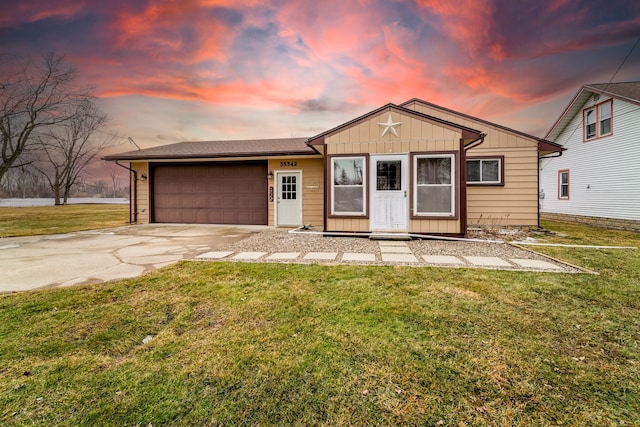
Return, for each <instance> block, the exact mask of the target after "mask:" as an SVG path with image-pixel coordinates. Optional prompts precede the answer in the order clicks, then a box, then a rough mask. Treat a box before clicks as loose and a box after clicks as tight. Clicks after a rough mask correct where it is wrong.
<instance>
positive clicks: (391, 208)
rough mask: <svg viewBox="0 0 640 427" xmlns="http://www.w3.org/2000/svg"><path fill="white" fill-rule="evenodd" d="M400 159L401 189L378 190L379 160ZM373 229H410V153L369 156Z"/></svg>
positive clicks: (393, 230) (399, 230)
mask: <svg viewBox="0 0 640 427" xmlns="http://www.w3.org/2000/svg"><path fill="white" fill-rule="evenodd" d="M381 160H382V161H384V160H395V161H400V162H401V163H400V166H401V171H400V189H399V190H378V189H377V188H378V176H377V172H378V167H377V166H378V164H377V162H378V161H381ZM369 164H370V168H369V169H370V172H369V173H370V180H369V182H370V183H371V189H370V191H369V200H370V203H371V208H370V214H369V215H370V217H369V218H370V219H369V227H370V230H371V231H391V232H406V231H408V230H409V188H410V186H409V155H408V154H406V153H394V154H374V155H371V156H370V157H369Z"/></svg>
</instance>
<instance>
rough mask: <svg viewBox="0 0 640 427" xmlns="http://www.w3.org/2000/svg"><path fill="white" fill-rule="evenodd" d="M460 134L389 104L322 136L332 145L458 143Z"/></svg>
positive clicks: (458, 131) (455, 130)
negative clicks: (422, 141)
mask: <svg viewBox="0 0 640 427" xmlns="http://www.w3.org/2000/svg"><path fill="white" fill-rule="evenodd" d="M388 123H391V124H390V125H389V124H388ZM394 131H395V133H394ZM396 134H397V136H396ZM461 137H462V131H461V130H460V129H455V128H453V127H451V126H446V125H443V124H441V123H437V122H433V121H430V120H427V119H424V118H418V117H415V116H412V115H410V114H407V113H404V112H400V111H398V110H396V109H393V108H391V107H389V108H386V109H384V110H383V111H380V112H379V113H378V114H375V115H372V116H368V117H366V118H364V119H362V120H360V121H358V122H356V123H353V124H352V125H350V126H349V127H346V128H343V129H340V130H338V131H336V132H335V133H333V134H331V135H328V136H327V137H326V138H325V143H326V144H327V145H335V144H340V143H385V142H393V141H407V142H410V141H412V140H413V141H419V140H425V141H434V142H435V141H444V140H452V141H455V142H456V144H458V143H459V142H460V138H461Z"/></svg>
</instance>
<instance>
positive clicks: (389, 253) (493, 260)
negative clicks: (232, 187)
mask: <svg viewBox="0 0 640 427" xmlns="http://www.w3.org/2000/svg"><path fill="white" fill-rule="evenodd" d="M378 245H379V248H380V253H379V254H376V253H356V252H344V253H339V252H272V253H269V252H231V251H215V252H206V253H203V254H201V255H198V256H197V257H196V259H199V260H232V261H265V262H274V261H275V262H290V263H291V262H293V263H295V262H299V263H308V262H323V263H334V264H341V263H342V264H354V263H357V264H366V263H377V264H379V263H383V264H385V263H388V264H399V265H418V266H420V265H422V266H440V267H479V268H492V269H509V270H523V269H526V270H534V271H547V272H573V271H574V269H572V268H570V267H569V266H567V267H566V268H565V267H563V266H562V265H559V264H554V263H552V262H549V261H544V260H538V259H520V258H509V259H503V258H500V257H495V256H453V255H422V256H420V257H419V256H416V255H415V254H414V253H413V252H412V251H411V248H410V247H409V245H407V243H406V242H399V241H380V242H378Z"/></svg>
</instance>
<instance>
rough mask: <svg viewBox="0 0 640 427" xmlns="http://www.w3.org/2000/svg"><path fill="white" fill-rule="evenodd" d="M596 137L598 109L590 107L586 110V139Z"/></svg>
mask: <svg viewBox="0 0 640 427" xmlns="http://www.w3.org/2000/svg"><path fill="white" fill-rule="evenodd" d="M595 137H596V109H595V108H590V109H588V110H585V111H584V139H593V138H595Z"/></svg>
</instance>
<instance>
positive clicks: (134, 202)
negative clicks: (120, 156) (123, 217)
mask: <svg viewBox="0 0 640 427" xmlns="http://www.w3.org/2000/svg"><path fill="white" fill-rule="evenodd" d="M115 163H116V165H118V166H120V167H121V168H124V169H126V170H128V171H129V172H131V173H132V174H133V181H132V182H133V185H131V184H130V185H129V200H130V202H129V224H135V223H137V222H138V173H137V172H136V171H135V170H134V169H131V167H128V166H125V165H121V164H120V163H118V161H117V160H116V161H115ZM129 176H131V175H129ZM130 182H131V181H130Z"/></svg>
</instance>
